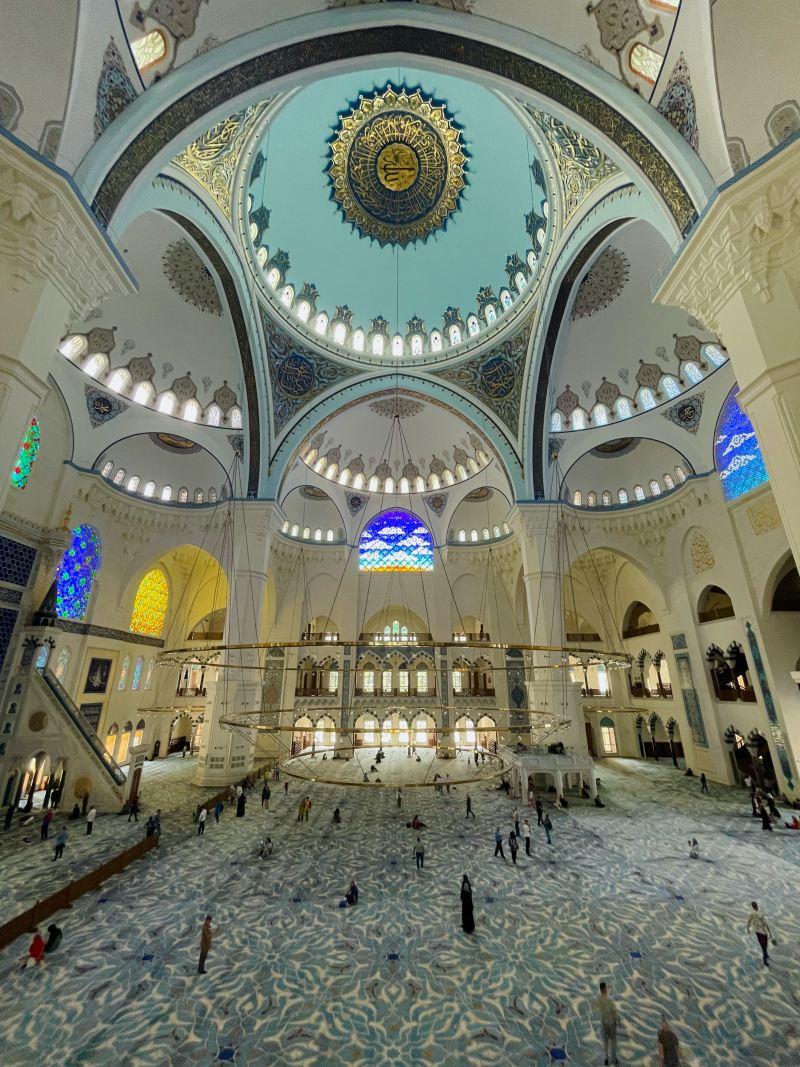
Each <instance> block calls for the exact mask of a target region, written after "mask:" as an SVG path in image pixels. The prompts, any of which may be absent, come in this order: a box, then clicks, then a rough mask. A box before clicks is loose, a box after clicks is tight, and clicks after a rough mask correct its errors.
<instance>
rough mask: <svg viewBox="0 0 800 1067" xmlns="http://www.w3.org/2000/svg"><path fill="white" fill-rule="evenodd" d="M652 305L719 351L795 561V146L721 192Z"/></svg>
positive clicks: (798, 192)
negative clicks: (708, 333)
mask: <svg viewBox="0 0 800 1067" xmlns="http://www.w3.org/2000/svg"><path fill="white" fill-rule="evenodd" d="M656 300H657V301H659V302H660V303H662V304H671V305H677V306H679V307H682V308H684V309H685V310H686V311H688V312H690V313H691V314H692V315H695V316H696V317H697V318H698V319H699V320H700V321H701V322H702V323H704V325H706V326H707V327H708V328H709V329H711V330H715V331H716V332H717V334H718V335H719V337H720V340H721V341H722V343H723V344H724V345H725V348H726V349H727V352H728V355H729V357H730V360H731V364H732V366H733V369H734V372H735V374H736V379H737V381H738V383H739V388H740V392H739V396H738V401H739V403H740V404H741V405H742V408H743V410H744V411H745V412H746V413H747V415H748V417H749V418H750V421H751V422H752V424H753V428H754V429H755V431H756V436H757V437H758V440H759V444H760V445H761V451H762V453H763V456H764V461H765V463H766V466H767V470H768V471H769V475H770V482H771V485H772V491H773V494H774V497H775V501H776V504H777V506H778V510H779V513H780V516H781V519H782V521H783V527H784V530H785V531H786V537H787V539H788V541H789V544H790V546H791V549H792V552H793V553H794V557H795V560H796V561H797V562H798V564H800V141H798V140H795V141H793V142H792V143H790V144H788V145H786V146H785V147H784V148H782V149H781V150H780V151H778V152H776V153H775V154H774V155H772V156H771V157H770V158H768V159H766V160H765V161H764V162H762V163H761V164H760V165H758V166H756V167H755V168H753V169H752V170H748V171H747V172H744V173H743V174H742V175H741V176H737V177H736V178H734V180H733V181H732V182H730V183H729V184H727V185H726V186H723V188H722V189H721V190H720V191H719V195H718V196H717V198H716V199H715V200H714V201H713V203H712V204H711V205H710V206H709V208H708V210H707V211H706V212H705V214H704V215H703V217H702V219H701V220H700V222H699V223H698V224H697V225H696V226H695V228H694V230H693V231H692V233H691V234H690V236H689V238H688V239H687V241H686V243H685V244H684V246H683V248H682V249H681V252H680V254H679V255H678V256H677V258H676V260H675V262H674V263H673V265H672V268H671V269H670V271H669V274H668V275H667V277H666V279H665V280H664V282H663V284H662V286H661V288H660V290H659V291H658V293H657V294H656Z"/></svg>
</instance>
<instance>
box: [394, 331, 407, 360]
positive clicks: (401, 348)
mask: <svg viewBox="0 0 800 1067" xmlns="http://www.w3.org/2000/svg"><path fill="white" fill-rule="evenodd" d="M405 347H406V346H405V344H404V343H403V338H402V337H401V336H400V334H399V333H396V334H395V335H394V337H393V338H392V355H393V356H402V355H403V353H404V352H405Z"/></svg>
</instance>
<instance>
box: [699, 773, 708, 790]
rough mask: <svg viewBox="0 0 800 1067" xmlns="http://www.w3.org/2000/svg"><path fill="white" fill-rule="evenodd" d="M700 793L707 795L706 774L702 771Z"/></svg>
mask: <svg viewBox="0 0 800 1067" xmlns="http://www.w3.org/2000/svg"><path fill="white" fill-rule="evenodd" d="M700 792H701V793H706V794H707V793H708V781H707V780H706V772H705V771H703V772H702V774H701V775H700Z"/></svg>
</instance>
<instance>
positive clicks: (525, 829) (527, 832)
mask: <svg viewBox="0 0 800 1067" xmlns="http://www.w3.org/2000/svg"><path fill="white" fill-rule="evenodd" d="M522 836H523V837H524V838H525V855H526V856H530V854H531V824H530V823H529V822H528V820H527V819H525V821H524V822H523V824H522Z"/></svg>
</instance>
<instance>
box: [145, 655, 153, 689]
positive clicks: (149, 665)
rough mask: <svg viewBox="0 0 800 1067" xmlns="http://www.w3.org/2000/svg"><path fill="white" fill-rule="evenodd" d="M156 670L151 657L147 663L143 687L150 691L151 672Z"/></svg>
mask: <svg viewBox="0 0 800 1067" xmlns="http://www.w3.org/2000/svg"><path fill="white" fill-rule="evenodd" d="M155 668H156V658H155V656H151V657H150V659H149V660H148V661H147V673H146V674H145V676H144V687H145V689H150V688H151V687H152V685H153V671H154V670H155Z"/></svg>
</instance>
